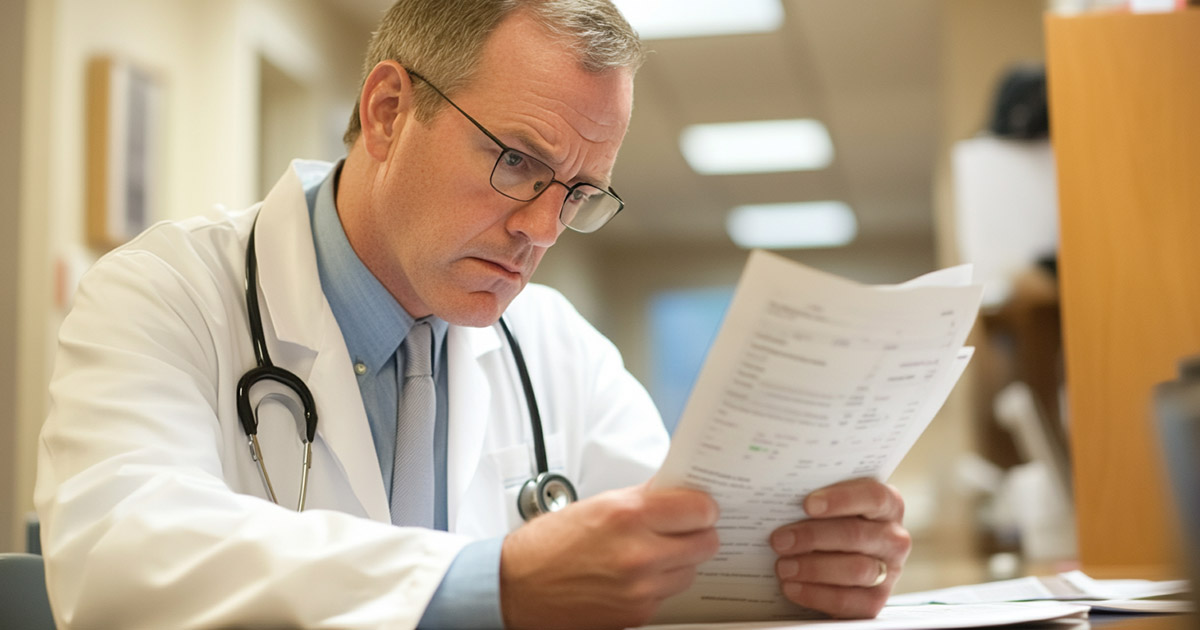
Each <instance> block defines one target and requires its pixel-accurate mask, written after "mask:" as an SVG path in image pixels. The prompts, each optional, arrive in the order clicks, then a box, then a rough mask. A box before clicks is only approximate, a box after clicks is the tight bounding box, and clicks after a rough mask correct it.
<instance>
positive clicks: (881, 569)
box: [867, 560, 888, 588]
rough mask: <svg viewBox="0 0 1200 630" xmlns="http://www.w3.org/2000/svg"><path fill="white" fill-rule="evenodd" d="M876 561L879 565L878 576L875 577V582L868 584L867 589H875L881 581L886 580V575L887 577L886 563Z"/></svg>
mask: <svg viewBox="0 0 1200 630" xmlns="http://www.w3.org/2000/svg"><path fill="white" fill-rule="evenodd" d="M876 561H877V562H878V563H879V575H877V576H875V581H874V582H871V583H870V584H868V585H867V588H875V587H876V586H879V585H880V584H883V581H884V580H886V579H887V575H888V567H887V563H886V562H884V561H883V560H876Z"/></svg>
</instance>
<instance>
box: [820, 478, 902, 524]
mask: <svg viewBox="0 0 1200 630" xmlns="http://www.w3.org/2000/svg"><path fill="white" fill-rule="evenodd" d="M804 511H805V512H806V513H807V514H808V515H809V516H810V517H812V518H833V517H838V516H860V517H862V518H866V519H870V520H873V521H900V520H903V518H904V500H903V499H902V498H900V492H899V491H897V490H896V489H895V488H893V487H892V486H889V485H886V484H883V483H880V482H879V481H876V480H874V479H852V480H850V481H843V482H841V483H836V484H833V485H832V486H826V487H824V488H821V489H820V490H816V491H814V492H811V493H809V495H808V496H807V497H805V499H804Z"/></svg>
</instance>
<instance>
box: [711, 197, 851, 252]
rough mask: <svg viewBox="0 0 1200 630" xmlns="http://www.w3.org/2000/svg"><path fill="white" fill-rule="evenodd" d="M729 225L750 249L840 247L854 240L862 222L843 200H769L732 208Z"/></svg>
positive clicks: (738, 240)
mask: <svg viewBox="0 0 1200 630" xmlns="http://www.w3.org/2000/svg"><path fill="white" fill-rule="evenodd" d="M725 229H726V231H728V232H729V237H730V238H732V239H733V242H734V243H737V244H738V246H740V247H744V248H747V249H752V248H756V247H761V248H765V249H799V248H808V247H839V246H842V245H846V244H848V243H850V241H853V240H854V237H855V235H856V234H857V233H858V222H857V221H856V220H855V219H854V211H853V210H851V209H850V206H848V205H846V204H845V203H842V202H841V201H810V202H804V203H769V204H760V205H749V206H738V207H736V208H734V209H733V210H730V211H729V216H728V217H727V218H726V219H725Z"/></svg>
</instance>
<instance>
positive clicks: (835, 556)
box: [770, 479, 912, 618]
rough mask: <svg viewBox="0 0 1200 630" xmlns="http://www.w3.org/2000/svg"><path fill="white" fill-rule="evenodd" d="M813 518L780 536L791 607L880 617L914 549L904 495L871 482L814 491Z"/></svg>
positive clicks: (780, 570)
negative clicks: (793, 604) (906, 526)
mask: <svg viewBox="0 0 1200 630" xmlns="http://www.w3.org/2000/svg"><path fill="white" fill-rule="evenodd" d="M804 509H805V512H807V513H808V515H809V517H810V518H808V519H807V520H803V521H800V522H797V523H791V524H789V525H785V526H783V527H780V528H779V529H777V530H775V531H774V532H773V533H772V534H771V539H770V542H771V547H772V548H773V549H774V550H775V551H776V553H778V554H779V559H778V560H777V561H776V564H775V572H776V574H777V575H778V577H779V580H780V588H781V589H782V590H783V593H784V595H785V596H786V597H787V598H788V599H789V600H791V601H793V602H796V603H797V604H800V605H802V606H806V607H808V608H812V609H815V610H819V611H822V612H825V613H827V614H829V615H832V616H834V617H839V618H860V617H873V616H875V615H877V614H878V613H879V611H880V610H881V609H882V608H883V606H884V604H885V603H887V597H888V595H889V594H890V593H891V590H892V586H893V585H894V584H895V582H896V579H897V578H898V577H899V576H900V571H901V569H902V568H903V566H904V561H905V559H906V558H907V557H908V553H909V551H910V550H911V549H912V538H911V536H910V535H909V533H908V531H907V530H905V529H904V527H903V526H902V525H901V520H902V519H903V517H904V501H903V499H901V497H900V494H899V492H897V491H896V489H895V488H892V487H891V486H887V485H885V484H882V483H880V482H878V481H875V480H873V479H855V480H852V481H846V482H842V483H838V484H834V485H832V486H828V487H825V488H821V489H820V490H817V491H815V492H812V493H810V494H809V495H808V496H807V497H806V498H805V501H804Z"/></svg>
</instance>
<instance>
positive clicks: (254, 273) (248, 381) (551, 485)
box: [237, 218, 578, 521]
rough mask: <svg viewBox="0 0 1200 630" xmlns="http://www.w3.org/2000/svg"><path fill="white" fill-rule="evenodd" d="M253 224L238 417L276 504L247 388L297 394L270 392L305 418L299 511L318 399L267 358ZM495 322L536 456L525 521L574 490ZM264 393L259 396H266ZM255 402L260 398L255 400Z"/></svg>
mask: <svg viewBox="0 0 1200 630" xmlns="http://www.w3.org/2000/svg"><path fill="white" fill-rule="evenodd" d="M257 227H258V219H257V218H255V221H254V225H253V226H252V227H251V228H250V242H249V244H248V245H247V246H246V310H247V316H248V317H249V320H250V338H251V339H252V340H253V341H254V359H255V361H256V362H257V364H258V365H257V367H254V368H251V369H250V371H248V372H246V373H245V374H243V375H242V378H241V379H239V380H238V387H237V410H238V420H240V421H241V423H242V429H243V430H245V431H246V436H247V437H248V438H249V440H248V446H249V447H250V457H251V458H252V459H253V460H254V462H255V463H256V464H257V465H258V472H259V474H260V475H261V476H262V480H263V485H264V486H266V489H267V495H268V496H269V497H270V498H271V501H272V502H274V503H276V504H278V503H279V501H278V500H276V498H275V489H274V488H272V487H271V477H270V475H268V474H267V467H266V465H265V463H264V462H263V454H262V449H261V448H260V447H259V445H258V416H257V407H256V406H252V405H251V404H250V390H251V388H253V387H254V386H255V385H256V384H258V383H259V382H261V381H264V380H270V381H275V382H277V383H280V384H281V385H283V386H284V387H286V388H288V389H290V390H291V391H292V393H294V394H295V395H296V397H297V398H299V399H300V407H301V409H299V410H296V409H295V405H294V401H292V399H291V398H288V397H286V396H282V395H280V394H273V395H269V396H268V397H277V398H279V399H281V400H282V401H284V402H285V404H287V406H288V407H289V408H291V409H292V410H293V412H294V413H296V412H298V413H299V415H301V416H302V417H303V418H304V432H303V434H302V435H301V438H302V439H303V441H304V461H303V462H302V464H301V468H300V498H299V500H298V502H297V504H296V511H298V512H302V511H304V500H305V498H306V497H307V495H308V471H309V470H310V469H311V468H312V443H313V440H314V439H315V438H316V435H317V405H316V403H315V402H313V396H312V392H310V391H309V389H308V386H307V385H305V384H304V381H303V380H301V378H300V377H299V376H296V375H295V374H294V373H292V372H290V371H288V370H285V369H283V368H281V367H277V366H276V365H275V364H273V363H271V355H270V353H269V352H267V341H266V336H265V335H263V326H262V314H261V313H260V311H259V308H258V257H257V256H256V255H255V253H254V231H255V229H257ZM500 328H501V329H503V330H504V336H505V337H506V338H507V339H508V347H509V349H510V350H511V351H512V355H513V360H514V361H515V362H516V364H517V373H518V374H519V375H520V377H521V387H522V389H524V390H525V403H526V405H527V406H528V407H529V423H530V424H531V425H532V427H533V451H534V457H535V458H536V460H537V474H536V475H535V476H534V477H533V478H531V479H529V480H527V481H526V482H525V483H524V484H523V485H522V486H521V491H520V492H519V493H518V494H517V512H518V513H519V514H520V515H521V518H522V519H525V520H526V521H528V520H529V519H532V518H533V517H535V516H539V515H541V514H546V513H547V512H557V511H559V510H561V509H563V508H565V507H566V506H567V505H569V504H571V503H572V502H574V501H575V500H576V499H577V498H578V496H577V495H576V494H575V486H573V485H572V484H571V482H570V480H568V479H567V478H566V477H564V476H563V475H560V474H557V473H552V472H550V467H549V464H548V463H547V461H546V441H545V439H544V437H543V435H542V416H541V414H540V413H538V405H537V398H536V397H535V396H534V393H533V382H532V381H531V380H530V379H529V370H528V369H526V367H525V357H524V356H523V355H522V354H521V346H520V345H518V344H517V339H516V338H515V337H513V334H512V331H510V330H509V329H508V324H506V323H505V322H504V319H503V318H501V319H500ZM265 399H266V398H264V400H265ZM259 402H260V404H261V402H262V401H259Z"/></svg>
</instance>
